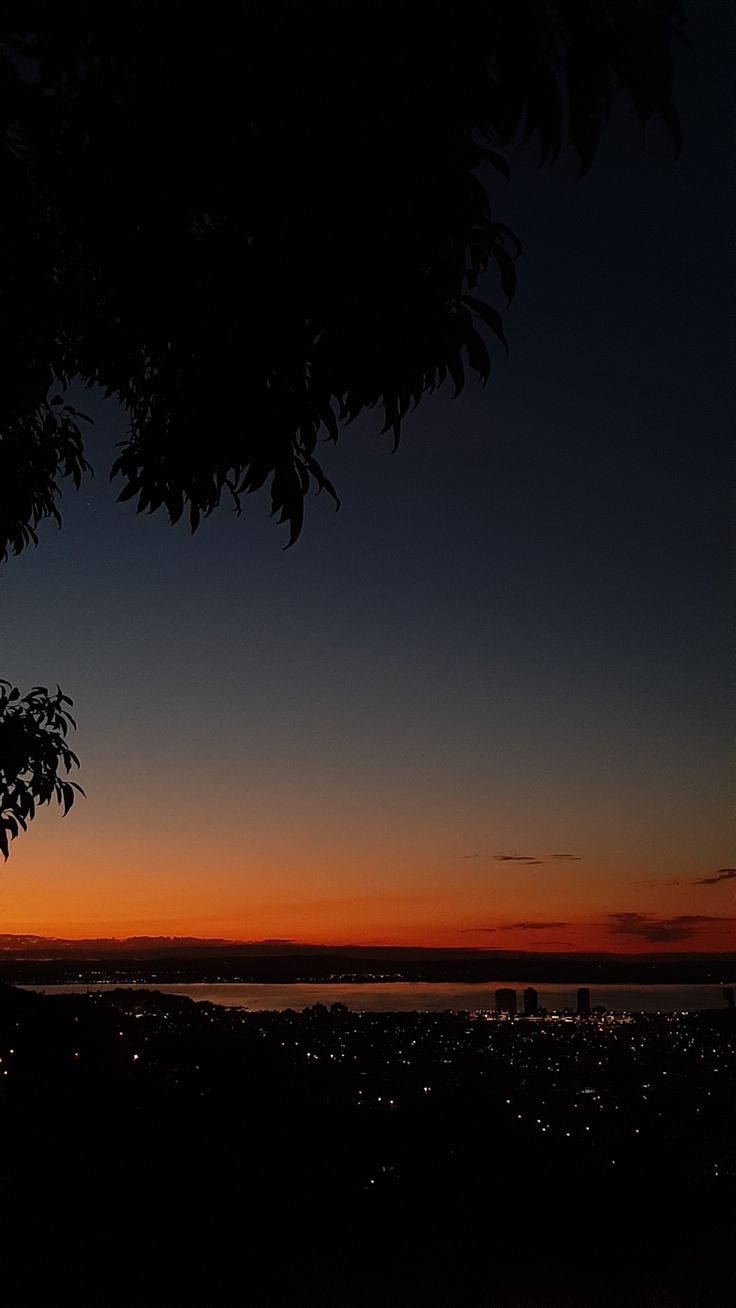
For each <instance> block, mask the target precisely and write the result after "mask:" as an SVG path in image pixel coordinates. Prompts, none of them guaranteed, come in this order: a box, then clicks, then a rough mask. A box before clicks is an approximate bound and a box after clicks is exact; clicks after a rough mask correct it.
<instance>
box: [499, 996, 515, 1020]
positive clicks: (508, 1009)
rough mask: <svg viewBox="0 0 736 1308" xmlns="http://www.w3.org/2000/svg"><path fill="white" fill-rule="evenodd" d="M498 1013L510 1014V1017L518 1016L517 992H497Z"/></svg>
mask: <svg viewBox="0 0 736 1308" xmlns="http://www.w3.org/2000/svg"><path fill="white" fill-rule="evenodd" d="M496 1012H497V1013H508V1014H509V1016H510V1017H515V1016H516V991H515V990H497V991H496Z"/></svg>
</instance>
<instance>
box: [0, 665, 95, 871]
mask: <svg viewBox="0 0 736 1308" xmlns="http://www.w3.org/2000/svg"><path fill="white" fill-rule="evenodd" d="M71 703H72V701H71V700H70V699H69V698H68V696H67V695H64V694H62V691H61V688H60V687H58V686H57V689H56V694H54V695H52V694H49V692H48V690H47V689H46V687H45V686H34V687H33V689H32V690H31V691H29V693H28V694H27V695H24V696H23V697H21V694H20V691H19V690H18V688H17V686H12V685H11V684H10V682H9V681H0V853H1V854H2V855H3V858H5V859H7V857H8V853H9V847H10V841H11V840H14V839H15V837H16V836H17V835H18V832H19V831H21V830H22V831H26V830H27V827H28V823H29V822H30V820H31V819H32V818H33V817H35V814H36V808H37V807H38V805H39V804H50V803H51V801H52V799H56V801H57V802H58V803H59V804H60V805H61V807H62V808H63V810H64V813H68V812H69V809H70V808H71V806H72V804H73V803H74V798H75V795H76V794H77V793H79V794H84V791H83V790H82V788H81V786H79V785H78V784H77V782H75V781H68V780H65V779H64V777H63V776H62V771H63V772H64V773H69V772H70V771H71V769H72V768H73V767H77V766H78V765H79V760H78V758H77V756H76V754H75V753H74V751H73V750H72V749H70V747H69V745H68V744H67V740H66V737H67V732H68V729H69V726H70V725H71V726H72V727H74V726H76V723H75V721H74V719H73V717H72V715H71V713H70V712H69V707H68V706H69V705H71Z"/></svg>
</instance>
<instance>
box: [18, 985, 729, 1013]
mask: <svg viewBox="0 0 736 1308" xmlns="http://www.w3.org/2000/svg"><path fill="white" fill-rule="evenodd" d="M120 984H123V985H124V984H125V983H124V982H116V983H114V985H120ZM580 984H581V985H584V984H586V983H585V982H581V983H580ZM114 985H110V984H106V985H66V986H24V987H22V988H23V989H26V990H43V991H44V992H45V993H47V994H85V993H86V992H87V991H88V990H109V989H111V988H114ZM527 986H534V988H535V989H536V990H537V991H538V994H539V1003H540V1005H543V1006H544V1007H545V1008H547V1009H548V1010H549V1011H550V1012H553V1011H555V1010H557V1011H560V1010H562V1009H563V1008H572V1009H574V1008H575V1007H576V999H577V996H576V991H577V986H574V985H546V984H544V983H538V984H535V983H534V982H532V981H489V982H487V984H485V985H470V984H463V983H458V982H454V981H452V982H451V981H446V982H441V983H434V982H424V981H386V982H383V983H381V984H370V983H365V984H363V985H350V984H344V985H343V984H339V983H332V982H315V983H310V984H301V983H300V984H289V985H254V984H247V985H246V984H240V983H238V984H227V983H222V984H217V985H210V984H208V983H206V982H205V983H202V984H200V985H156V984H155V983H153V984H147V985H139V986H136V987H135V989H137V990H160V991H162V992H163V993H165V994H173V995H188V996H189V998H190V999H200V1000H201V999H207V1000H209V1002H210V1003H214V1004H223V1005H224V1006H225V1007H229V1008H233V1007H242V1008H249V1009H254V1010H258V1009H284V1008H296V1009H301V1008H306V1007H308V1006H309V1005H311V1004H328V1005H329V1004H334V1003H341V1004H346V1005H347V1007H348V1008H351V1009H354V1010H356V1011H359V1010H361V1009H362V1010H367V1011H369V1012H374V1013H379V1012H380V1013H385V1012H390V1011H392V1010H393V1011H395V1012H399V1011H401V1012H408V1011H412V1010H416V1009H420V1010H422V1009H425V1010H430V1011H433V1012H443V1011H445V1010H447V1009H478V1008H493V1007H494V992H495V991H496V989H497V988H500V987H503V988H508V987H510V988H511V989H514V990H516V991H517V992H518V994H517V1000H518V1004H519V1009H521V1007H522V991H523V990H524V989H526V987H527ZM589 989H590V999H591V1004H593V1005H596V1004H603V1005H605V1007H606V1008H608V1009H611V1010H613V1011H614V1012H643V1013H658V1012H661V1013H672V1012H691V1011H693V1010H696V1009H702V1008H722V1007H723V996H722V993H721V987H720V986H719V985H691V986H675V985H671V986H664V985H658V986H655V985H640V986H636V985H630V986H623V985H607V986H606V985H601V986H596V985H591V986H590V987H589Z"/></svg>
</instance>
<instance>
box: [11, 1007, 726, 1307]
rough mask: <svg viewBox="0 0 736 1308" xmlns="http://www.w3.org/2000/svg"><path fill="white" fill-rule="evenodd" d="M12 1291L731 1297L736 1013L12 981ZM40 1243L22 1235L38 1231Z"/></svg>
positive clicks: (341, 1298)
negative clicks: (40, 990)
mask: <svg viewBox="0 0 736 1308" xmlns="http://www.w3.org/2000/svg"><path fill="white" fill-rule="evenodd" d="M0 1057H2V1060H3V1061H2V1063H0V1071H2V1075H0V1121H1V1122H2V1138H3V1149H2V1152H1V1154H0V1181H1V1182H2V1193H3V1195H4V1204H5V1228H4V1229H5V1235H6V1247H7V1248H8V1249H13V1250H16V1251H18V1252H17V1256H15V1257H14V1258H13V1259H12V1261H6V1266H5V1273H4V1276H5V1280H6V1293H7V1294H8V1296H9V1302H21V1301H23V1302H41V1301H45V1302H48V1301H50V1300H49V1299H48V1293H47V1292H45V1291H44V1286H45V1284H46V1283H47V1282H49V1281H50V1282H51V1283H52V1285H53V1286H55V1290H54V1291H53V1293H55V1294H56V1295H58V1294H59V1293H60V1292H61V1291H60V1287H61V1289H62V1290H63V1292H64V1294H65V1295H66V1294H67V1292H68V1293H69V1295H70V1296H71V1297H72V1299H73V1301H74V1302H77V1303H91V1302H96V1303H111V1302H118V1301H119V1300H120V1301H123V1300H126V1301H128V1302H130V1300H131V1298H134V1299H135V1301H136V1302H138V1303H149V1302H158V1301H159V1300H161V1301H165V1302H166V1303H169V1302H171V1303H175V1302H182V1303H190V1302H198V1303H202V1304H208V1305H209V1304H220V1303H229V1302H231V1301H233V1302H237V1303H239V1304H245V1305H248V1306H249V1308H271V1306H272V1305H273V1306H275V1305H289V1306H294V1308H297V1306H298V1305H304V1308H322V1306H324V1308H338V1306H339V1308H374V1306H375V1308H405V1306H406V1308H410V1306H413V1305H423V1306H425V1308H517V1306H518V1308H521V1306H522V1305H524V1306H525V1308H544V1306H549V1308H563V1306H564V1308H593V1305H595V1306H596V1308H598V1305H600V1306H601V1308H613V1306H614V1305H616V1308H623V1306H624V1305H626V1308H629V1305H630V1306H631V1308H639V1306H641V1308H644V1306H646V1308H726V1305H729V1308H730V1305H731V1304H732V1302H733V1295H732V1290H733V1287H732V1280H731V1262H732V1254H731V1244H730V1232H731V1231H732V1229H733V1218H734V1214H735V1213H736V1136H735V1134H734V1130H733V1127H734V1108H733V1105H734V1102H736V1022H734V1020H733V1015H732V1014H729V1013H727V1012H717V1013H716V1012H714V1013H703V1014H691V1015H687V1016H685V1015H681V1016H679V1017H672V1018H659V1017H642V1018H639V1019H637V1020H635V1021H632V1022H615V1021H609V1022H605V1021H603V1020H602V1019H601V1020H598V1019H595V1018H594V1019H590V1020H581V1021H578V1022H570V1023H563V1022H552V1021H544V1022H531V1021H530V1022H524V1021H517V1022H502V1021H492V1022H485V1021H480V1020H474V1019H472V1018H471V1017H469V1015H467V1014H458V1013H448V1014H418V1013H416V1014H414V1013H394V1014H355V1013H349V1012H348V1011H347V1010H345V1009H343V1008H342V1007H341V1006H339V1005H336V1006H333V1009H331V1010H327V1009H324V1008H321V1007H320V1006H316V1007H314V1008H311V1009H307V1010H304V1012H302V1013H296V1012H293V1011H287V1012H285V1013H266V1014H264V1013H245V1012H241V1011H240V1010H227V1009H222V1008H219V1007H217V1006H214V1005H210V1004H206V1003H201V1004H194V1003H192V1001H190V1000H188V999H185V998H182V997H172V996H170V995H162V994H158V993H149V992H140V991H131V990H127V991H126V990H116V991H110V992H107V993H104V994H97V995H89V996H54V997H45V996H40V995H36V994H28V993H25V992H21V991H17V990H14V989H13V988H12V987H5V988H4V989H3V990H2V991H0ZM22 1250H23V1251H27V1252H23V1253H21V1251H22Z"/></svg>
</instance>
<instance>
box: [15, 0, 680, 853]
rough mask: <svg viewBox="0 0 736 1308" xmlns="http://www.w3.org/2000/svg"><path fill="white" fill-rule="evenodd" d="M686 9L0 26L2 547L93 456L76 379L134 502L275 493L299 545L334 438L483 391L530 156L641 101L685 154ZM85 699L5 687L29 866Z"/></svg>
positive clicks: (319, 8) (636, 108)
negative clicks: (111, 403) (434, 398)
mask: <svg viewBox="0 0 736 1308" xmlns="http://www.w3.org/2000/svg"><path fill="white" fill-rule="evenodd" d="M682 25H683V15H682V11H681V9H680V7H679V5H678V4H677V2H676V0H586V2H585V3H584V4H581V3H580V2H579V0H553V2H552V3H550V0H473V2H467V3H449V0H427V3H425V4H424V5H422V6H421V7H419V6H414V5H405V4H399V5H393V6H387V5H386V6H383V5H378V6H377V5H375V4H373V3H367V0H349V2H348V3H346V2H345V0H314V3H309V4H293V3H286V2H285V0H267V2H265V0H256V2H255V3H253V4H250V5H249V6H248V7H247V9H246V10H245V11H243V13H242V15H241V17H240V20H239V23H238V24H236V22H235V20H232V19H231V25H230V26H228V25H227V24H226V23H225V22H224V21H222V22H221V23H220V24H219V25H218V26H215V25H214V23H212V24H209V25H206V24H204V23H203V22H202V18H201V15H199V14H196V13H195V12H194V11H192V14H191V15H189V13H188V12H186V13H185V12H184V11H181V12H177V13H176V15H173V14H172V13H170V12H169V11H165V12H163V11H162V12H157V11H155V10H151V9H150V8H148V9H146V10H143V8H142V7H138V6H134V7H133V8H132V9H131V8H127V9H126V10H125V12H124V14H122V13H121V14H120V15H119V16H118V17H117V18H110V17H108V16H107V15H104V16H97V15H95V16H93V17H92V18H91V19H90V18H89V17H88V16H85V17H83V18H81V17H77V16H75V15H69V14H68V13H67V12H66V11H65V12H64V13H61V12H59V13H55V12H52V13H50V14H44V15H43V21H42V22H39V24H38V25H37V26H36V27H35V28H34V29H33V30H32V31H30V32H29V31H26V30H22V31H15V30H2V31H0V180H1V181H2V192H3V204H2V208H1V209H0V231H1V234H2V241H1V243H0V289H1V291H2V297H3V304H4V312H5V324H6V329H5V336H4V343H3V351H4V359H3V361H4V365H5V369H4V379H3V386H2V389H1V390H0V557H3V558H5V557H7V555H8V554H9V553H19V552H20V551H21V550H22V549H23V548H25V546H27V545H28V544H29V543H31V542H35V541H36V539H37V529H38V527H39V524H40V523H41V522H42V521H43V520H44V519H48V518H54V519H56V520H57V521H59V522H60V514H59V508H58V503H57V501H58V497H59V493H60V489H61V483H62V481H63V480H64V479H67V480H71V481H72V482H73V483H75V484H76V485H79V483H80V480H81V478H82V476H83V475H84V473H85V471H87V468H88V464H87V462H86V458H85V451H84V443H83V435H82V425H81V424H82V420H83V415H81V414H79V413H77V412H76V411H75V410H74V409H73V408H72V407H71V406H70V405H68V404H66V403H65V402H64V401H65V396H64V391H65V389H66V388H67V387H68V385H69V384H70V383H71V382H72V381H74V380H76V381H77V382H79V381H81V382H82V383H83V384H84V385H86V386H89V387H92V386H96V387H100V388H102V390H103V391H104V392H105V393H106V394H107V395H108V396H114V397H116V399H117V400H118V401H119V403H120V404H121V405H122V406H123V408H124V410H125V412H126V414H127V418H128V423H129V430H128V435H127V439H126V440H125V441H124V442H123V445H122V448H121V451H120V455H119V457H118V458H117V460H116V461H115V464H114V466H113V468H112V475H114V476H115V477H117V478H118V479H119V482H120V486H121V489H120V495H119V498H120V499H121V500H134V501H135V502H136V505H137V508H138V510H139V511H148V512H154V511H156V510H158V509H163V510H164V511H165V512H166V513H167V514H168V516H169V518H170V520H171V521H172V522H176V521H178V520H179V519H181V518H182V517H185V516H186V517H188V519H189V522H190V524H191V527H192V529H194V528H196V526H197V524H198V522H199V521H200V519H201V517H202V516H203V515H206V514H209V513H211V512H212V511H213V510H214V509H215V508H216V507H217V506H218V505H219V504H220V503H221V502H222V500H223V498H225V499H230V500H231V502H232V503H234V505H235V506H236V508H238V509H239V508H240V503H241V498H242V497H243V496H244V495H245V494H248V493H250V492H252V491H255V490H258V489H259V488H261V487H264V486H267V487H268V488H269V490H270V497H271V505H272V511H273V513H274V514H275V515H276V516H277V518H278V520H279V521H280V522H283V523H286V524H288V530H289V536H288V540H289V543H292V542H293V541H294V540H296V538H297V536H298V535H299V532H300V530H301V527H302V521H303V515H304V503H305V497H306V496H307V494H308V492H309V490H310V488H315V489H317V490H320V489H324V490H325V491H327V493H328V494H329V495H331V496H332V497H333V498H334V499H335V500H336V501H337V492H336V491H335V488H334V487H333V486H332V483H331V481H330V480H329V477H328V475H327V473H326V472H325V470H324V468H323V467H322V463H321V461H320V458H318V445H319V443H320V442H321V441H322V440H323V439H324V438H326V439H327V440H330V441H335V440H336V439H337V435H338V430H339V427H340V425H341V424H343V423H345V422H349V421H350V420H352V419H354V418H356V417H357V416H358V414H360V413H362V412H363V411H364V410H373V409H375V410H377V411H378V412H379V414H380V419H381V425H382V428H383V430H384V431H391V432H392V433H393V436H394V440H396V441H398V438H399V433H400V428H401V423H402V419H403V418H404V416H405V415H406V413H407V412H408V411H409V409H411V408H412V407H414V406H416V405H417V404H418V403H419V402H420V400H422V398H423V397H425V396H426V395H428V394H429V393H431V392H432V391H434V390H435V389H436V388H437V387H439V386H441V385H442V384H443V383H444V382H445V381H446V380H448V381H449V382H450V383H451V384H452V386H453V387H454V391H455V393H456V394H457V393H458V392H459V391H460V390H461V389H462V387H463V384H464V381H465V378H466V375H467V374H470V375H472V376H475V377H476V378H479V379H480V380H481V381H483V382H485V381H486V380H487V378H488V376H489V374H490V371H491V366H492V357H491V350H490V349H489V346H490V347H491V349H492V348H494V342H495V344H496V345H500V346H504V347H505V345H506V340H505V335H504V325H503V320H502V308H503V306H504V304H505V303H507V302H508V301H509V300H510V299H511V297H512V295H513V293H514V287H515V284H516V259H517V257H518V255H519V253H520V250H521V245H520V241H519V238H518V236H517V235H516V234H515V233H513V232H512V231H510V229H509V228H508V227H507V226H506V225H505V224H504V222H503V221H500V220H499V219H498V217H497V213H496V197H495V190H494V185H493V183H494V179H500V178H501V176H505V177H507V178H508V177H509V176H510V170H509V164H508V154H509V152H510V150H511V148H512V147H513V146H514V145H515V144H518V143H520V142H522V141H529V140H536V142H537V144H538V150H539V157H540V160H541V161H542V162H547V161H553V160H555V159H556V158H557V157H558V156H559V155H560V154H561V153H562V152H563V151H565V150H567V151H572V152H574V154H575V155H576V156H577V159H578V162H579V170H580V172H581V173H584V172H585V171H586V169H587V168H588V167H589V166H590V164H591V161H592V159H593V157H594V155H595V152H596V149H597V146H598V143H599V139H600V136H601V132H602V131H603V129H604V126H605V124H606V121H607V119H608V118H609V115H610V112H611V108H612V105H613V103H614V100H615V99H616V97H618V96H620V95H626V96H628V99H629V102H630V105H631V108H632V110H633V113H634V115H635V116H636V118H637V119H638V121H639V122H640V123H641V124H642V125H646V124H647V123H648V122H649V120H650V119H651V118H652V117H653V116H659V117H660V118H661V119H662V120H663V121H664V123H665V124H666V126H667V128H668V129H669V132H670V134H671V136H672V138H673V140H674V142H675V145H676V146H677V145H679V126H678V120H677V114H676V111H675V107H674V105H673V100H672V47H673V42H674V41H675V40H676V39H680V38H681V35H682ZM490 273H495V280H494V279H493V277H491V276H486V274H490ZM481 282H482V284H481ZM69 702H70V701H69V700H68V699H66V697H64V696H63V695H62V694H61V691H59V692H58V695H57V696H56V697H54V696H49V695H48V692H46V691H45V690H44V689H43V688H38V687H37V688H35V689H34V690H33V691H31V692H30V694H29V695H27V696H25V697H24V698H21V696H20V692H19V691H17V690H13V689H12V688H11V687H9V686H8V687H7V688H6V689H3V690H2V695H1V696H0V805H2V808H1V810H0V819H1V823H2V825H0V852H2V853H3V854H4V855H6V856H7V849H8V839H9V838H12V837H13V836H15V835H16V834H17V832H18V829H19V828H23V827H24V826H25V824H26V822H27V820H28V819H29V818H30V817H32V816H33V813H34V811H35V805H36V803H39V802H40V803H44V802H48V801H49V800H50V799H51V798H53V797H54V796H56V798H57V799H58V800H59V801H60V802H61V803H62V805H63V806H64V808H65V809H68V807H69V805H70V804H71V802H72V800H73V798H74V794H75V788H74V786H73V783H70V782H69V781H67V780H64V779H63V777H62V775H61V772H62V770H66V771H68V770H69V768H70V767H71V766H73V765H74V764H75V762H76V759H75V756H74V755H73V754H72V752H71V751H70V750H69V748H68V746H67V745H66V744H65V740H64V737H65V733H66V724H67V721H68V713H67V710H66V707H65V705H67V704H68V703H69Z"/></svg>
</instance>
